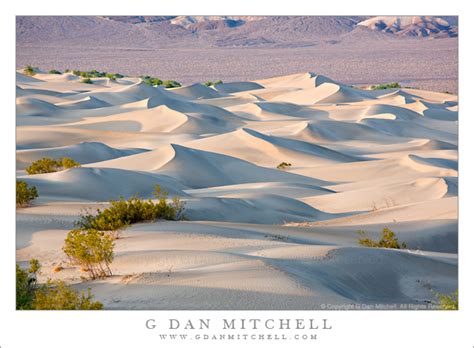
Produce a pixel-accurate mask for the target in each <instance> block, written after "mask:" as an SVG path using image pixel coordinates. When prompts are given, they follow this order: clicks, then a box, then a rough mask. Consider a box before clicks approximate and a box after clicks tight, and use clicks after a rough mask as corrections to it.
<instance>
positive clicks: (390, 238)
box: [357, 227, 407, 249]
mask: <svg viewBox="0 0 474 348" xmlns="http://www.w3.org/2000/svg"><path fill="white" fill-rule="evenodd" d="M357 233H358V234H359V235H360V236H361V238H359V244H360V245H364V246H367V247H371V248H391V249H406V248H407V245H406V243H401V244H400V243H399V242H398V238H396V237H395V232H393V231H392V230H390V229H389V228H387V227H385V228H384V229H383V231H382V233H381V236H380V239H379V240H378V241H374V240H372V239H370V238H367V237H366V233H365V232H364V231H362V230H359V231H357Z"/></svg>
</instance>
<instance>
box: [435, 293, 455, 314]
mask: <svg viewBox="0 0 474 348" xmlns="http://www.w3.org/2000/svg"><path fill="white" fill-rule="evenodd" d="M436 297H438V301H439V305H440V309H443V310H448V311H457V310H458V309H459V305H458V291H457V290H456V291H454V292H453V293H451V294H436Z"/></svg>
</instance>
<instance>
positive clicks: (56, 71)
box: [49, 69, 61, 75]
mask: <svg viewBox="0 0 474 348" xmlns="http://www.w3.org/2000/svg"><path fill="white" fill-rule="evenodd" d="M49 74H55V75H61V72H60V71H59V70H56V69H52V70H50V71H49Z"/></svg>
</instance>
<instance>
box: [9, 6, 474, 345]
mask: <svg viewBox="0 0 474 348" xmlns="http://www.w3.org/2000/svg"><path fill="white" fill-rule="evenodd" d="M216 5H217V6H216ZM2 7H3V9H2V12H3V14H2V16H1V21H0V25H1V31H0V33H1V35H2V40H1V43H2V45H3V47H4V49H3V52H2V53H1V54H0V59H1V61H2V65H1V66H2V67H3V69H2V70H3V73H4V75H3V76H2V83H1V84H0V90H1V92H0V96H1V100H2V104H1V105H2V109H1V111H2V112H1V113H0V117H1V122H2V123H1V131H2V135H1V138H0V139H1V140H0V141H1V147H0V149H1V155H2V156H1V159H2V161H3V163H4V164H6V168H3V170H2V171H1V173H0V175H1V177H2V180H1V181H0V182H1V185H2V191H1V192H3V193H4V194H3V197H2V198H3V199H2V201H1V203H0V204H1V206H2V209H1V211H2V217H3V220H4V222H6V224H4V225H3V228H2V229H1V231H0V238H1V241H0V267H1V273H0V274H1V277H2V281H1V286H0V347H1V348H9V347H15V348H16V347H49V348H53V347H61V348H63V347H81V348H83V347H85V346H89V347H96V346H104V347H107V346H113V347H114V348H115V347H157V346H168V345H169V346H171V345H173V346H191V345H194V344H196V345H203V344H204V345H206V346H210V347H213V346H216V347H217V346H219V347H220V346H222V344H226V345H229V346H231V347H232V346H241V345H242V344H247V345H251V346H253V345H255V346H257V345H258V346H259V347H270V346H275V345H279V346H282V345H283V346H296V345H297V344H301V345H303V346H309V345H311V346H314V345H315V344H319V345H320V346H322V347H364V348H370V347H377V348H380V347H400V346H405V347H417V346H419V347H442V348H446V347H473V346H474V335H473V334H472V330H468V325H469V326H471V327H472V323H473V322H474V315H473V309H474V305H473V303H474V301H473V297H474V286H473V272H472V265H474V252H473V251H472V248H473V247H474V238H473V235H474V230H473V229H472V227H473V224H472V220H470V218H469V217H470V213H471V210H472V208H471V207H470V206H469V198H470V196H471V195H472V194H474V191H473V183H474V181H473V180H472V179H471V177H473V176H474V172H473V163H472V160H471V158H472V156H471V155H470V154H469V150H468V149H473V148H474V144H473V140H474V136H473V135H472V134H471V132H473V131H474V127H473V125H474V110H473V104H472V102H471V98H472V95H473V94H474V90H473V87H472V85H473V83H472V79H473V78H474V73H473V68H472V64H473V62H474V57H473V49H474V48H473V46H472V39H473V38H474V33H473V27H474V26H473V25H472V23H471V18H469V17H468V16H469V15H468V13H470V14H472V13H473V11H472V9H471V11H469V10H470V9H469V5H468V2H467V1H450V2H449V3H443V6H440V5H438V4H435V3H434V1H408V0H395V1H391V2H389V1H380V0H379V1H369V0H358V1H348V2H347V3H342V2H341V1H338V2H336V1H333V2H324V3H322V2H318V1H311V2H310V1H308V0H305V1H303V0H291V1H287V2H286V4H285V5H281V4H277V2H276V1H272V2H268V3H267V4H265V2H263V1H260V2H259V1H255V0H253V1H250V0H239V1H232V2H224V1H220V2H218V3H217V4H216V3H213V2H212V1H211V0H205V1H204V0H201V1H196V0H194V1H188V2H185V1H179V0H173V1H168V2H165V1H153V3H152V2H151V1H146V0H134V1H130V2H128V3H125V4H119V3H117V2H116V1H114V2H112V1H102V2H99V1H91V0H81V1H78V2H64V1H59V0H53V1H32V0H23V1H21V2H16V3H14V2H4V3H3V4H2ZM414 13H420V14H423V15H426V14H438V15H459V16H460V17H459V22H460V34H459V35H460V37H459V53H460V55H459V71H460V76H459V91H460V92H459V96H460V122H461V123H460V124H461V127H460V130H459V131H460V132H459V133H460V149H461V151H460V162H459V168H460V172H461V175H460V178H459V179H460V187H461V194H460V210H459V213H460V215H459V216H460V220H459V231H460V232H459V255H460V259H459V265H460V267H459V283H460V289H459V293H460V310H459V311H453V312H446V311H419V312H418V311H407V312H400V311H375V312H365V311H352V312H351V311H298V312H297V311H232V312H231V311H102V312H35V311H15V308H14V302H15V300H14V298H15V289H14V277H15V274H14V269H15V268H14V263H15V243H14V241H15V206H14V204H13V200H14V198H13V197H14V185H13V181H14V176H15V170H14V167H15V151H14V149H15V133H14V129H15V104H14V100H15V92H14V84H15V75H14V68H15V52H14V47H15V15H46V14H48V15H79V14H81V15H95V14H107V15H132V14H141V15H143V14H166V15H171V14H180V15H183V14H194V15H197V14H206V15H222V14H233V15H235V14H240V15H243V14H246V15H247V14H248V15H366V14H374V15H376V14H392V15H394V14H398V15H402V14H406V15H412V14H414ZM148 318H155V319H157V320H158V323H162V320H166V319H168V318H181V319H182V320H186V319H188V318H189V319H192V318H210V319H211V320H213V322H215V323H220V319H222V318H261V319H265V318H327V319H329V321H330V323H331V324H332V326H333V329H332V330H330V331H327V332H321V331H320V332H318V336H319V337H318V339H317V341H316V342H315V341H298V342H297V341H282V340H280V341H242V340H234V341H196V340H187V341H161V340H160V339H159V338H158V337H157V336H158V335H159V331H160V330H147V329H146V328H145V320H146V319H148ZM196 331H197V330H196ZM206 333H207V334H211V333H212V330H210V331H207V332H206ZM259 333H260V332H259ZM274 333H275V332H274Z"/></svg>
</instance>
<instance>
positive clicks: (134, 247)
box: [16, 73, 458, 310]
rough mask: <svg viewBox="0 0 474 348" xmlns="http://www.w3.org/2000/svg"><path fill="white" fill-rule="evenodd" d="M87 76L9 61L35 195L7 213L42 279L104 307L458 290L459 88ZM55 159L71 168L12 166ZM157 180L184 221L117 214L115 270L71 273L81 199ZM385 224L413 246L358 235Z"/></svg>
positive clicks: (409, 297) (293, 303) (423, 300)
mask: <svg viewBox="0 0 474 348" xmlns="http://www.w3.org/2000/svg"><path fill="white" fill-rule="evenodd" d="M93 80H94V83H93V84H91V85H89V84H84V83H81V82H80V79H79V78H77V77H76V76H74V75H72V74H62V75H53V74H37V75H35V76H34V77H28V76H24V75H23V74H21V73H17V157H16V158H17V177H18V178H21V179H22V180H25V181H27V182H28V183H29V184H33V185H35V186H36V187H37V188H38V192H39V195H40V198H39V199H37V200H36V201H35V203H34V205H33V206H31V207H28V208H24V209H18V210H17V232H16V233H17V239H16V240H17V245H16V247H17V261H18V262H20V263H22V262H24V261H27V260H29V259H31V258H38V259H39V260H40V262H41V264H42V265H43V268H42V274H41V280H46V279H47V278H52V279H63V280H65V281H67V282H68V283H69V284H71V285H72V286H73V287H75V288H77V289H85V288H88V287H90V288H91V289H92V292H93V294H94V295H95V297H96V298H97V299H98V300H100V301H102V302H103V303H104V305H105V308H106V309H236V310H237V309H320V308H327V306H331V305H332V306H337V305H347V304H354V303H357V304H369V305H375V304H386V305H392V304H395V305H400V304H410V305H426V304H427V303H429V302H433V301H436V297H435V292H442V293H448V292H452V291H454V290H456V289H457V287H458V285H457V282H458V272H457V262H458V261H457V260H458V255H457V252H458V228H457V204H458V179H457V178H458V169H457V163H458V146H457V141H458V116H457V115H458V99H457V96H455V95H452V94H444V93H438V92H429V91H423V90H417V89H387V90H378V91H367V90H361V89H355V88H351V87H349V86H346V85H343V84H341V83H338V82H335V81H333V80H331V79H330V78H328V77H325V76H322V75H317V74H313V73H303V74H296V75H289V76H282V77H276V78H271V79H266V80H260V81H249V82H236V83H224V84H220V85H217V86H214V87H206V86H204V85H201V84H194V85H189V86H185V87H181V88H175V89H163V88H155V87H150V86H147V85H145V84H144V83H142V82H141V80H140V79H138V78H123V79H119V80H117V81H110V80H109V79H106V78H103V79H100V78H99V79H93ZM63 156H67V157H71V158H73V159H75V160H76V161H78V162H80V163H81V164H82V166H81V167H80V168H73V169H69V170H64V171H60V172H56V173H49V174H39V175H30V176H29V175H27V174H26V173H25V168H26V167H27V166H28V165H29V164H30V163H31V162H32V161H34V160H37V159H40V158H42V157H52V158H59V157H63ZM281 162H289V163H291V164H292V165H291V167H290V168H289V169H286V170H278V169H276V167H277V165H278V164H279V163H281ZM156 184H160V185H161V187H162V188H163V189H164V190H166V191H168V192H169V193H170V195H175V196H179V197H181V199H182V200H183V201H185V202H186V217H187V218H188V220H189V221H178V222H174V221H158V222H156V223H146V224H136V225H133V226H131V227H130V228H128V229H126V230H125V231H124V233H123V238H121V239H119V240H117V241H116V249H115V260H114V262H113V264H112V267H111V268H112V271H113V273H114V275H113V276H112V277H110V278H107V279H104V280H97V281H84V280H82V279H81V276H84V275H85V274H84V273H82V272H81V271H80V270H79V269H78V268H77V267H72V266H70V265H68V264H67V260H66V257H65V255H64V254H63V252H62V250H61V248H62V246H63V242H64V238H65V236H66V234H67V233H68V231H69V230H70V229H72V227H73V222H74V220H76V219H77V218H78V216H79V213H80V211H81V209H84V208H96V207H105V206H107V202H108V201H109V200H110V199H115V198H118V197H119V196H121V195H122V196H125V197H129V196H132V195H135V194H138V195H139V196H140V197H143V198H152V192H153V187H154V185H156ZM384 227H389V228H390V229H392V230H393V231H395V232H396V234H397V237H398V238H399V240H400V241H403V242H406V243H407V244H408V247H409V249H407V250H391V249H372V248H366V247H362V246H360V245H358V238H359V236H358V235H357V233H356V232H357V230H360V229H362V230H365V231H366V232H367V233H368V235H369V236H370V237H372V238H374V239H378V237H379V234H380V232H381V230H382V229H383V228H384ZM58 265H61V266H62V267H64V270H62V271H60V272H54V271H53V269H54V268H55V267H56V266H58ZM325 306H326V307H325Z"/></svg>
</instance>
